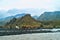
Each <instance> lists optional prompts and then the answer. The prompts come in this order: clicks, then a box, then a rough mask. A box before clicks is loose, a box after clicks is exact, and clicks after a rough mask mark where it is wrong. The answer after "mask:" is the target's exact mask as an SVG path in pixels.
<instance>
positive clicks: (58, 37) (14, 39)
mask: <svg viewBox="0 0 60 40" xmlns="http://www.w3.org/2000/svg"><path fill="white" fill-rule="evenodd" d="M0 40H60V32H56V33H34V34H22V35H10V36H0Z"/></svg>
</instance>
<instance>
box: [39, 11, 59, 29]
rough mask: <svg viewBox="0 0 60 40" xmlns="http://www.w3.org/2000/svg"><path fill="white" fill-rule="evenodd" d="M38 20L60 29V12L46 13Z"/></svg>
mask: <svg viewBox="0 0 60 40" xmlns="http://www.w3.org/2000/svg"><path fill="white" fill-rule="evenodd" d="M38 20H39V21H41V22H42V23H43V24H45V25H47V26H50V27H52V28H60V11H54V12H44V13H43V14H42V15H40V17H39V18H38Z"/></svg>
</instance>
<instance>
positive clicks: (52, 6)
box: [0, 0, 60, 16]
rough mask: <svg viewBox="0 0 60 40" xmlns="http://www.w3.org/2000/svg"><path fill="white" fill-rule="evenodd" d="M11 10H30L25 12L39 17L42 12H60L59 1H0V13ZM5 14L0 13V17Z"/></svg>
mask: <svg viewBox="0 0 60 40" xmlns="http://www.w3.org/2000/svg"><path fill="white" fill-rule="evenodd" d="M11 9H21V10H22V9H23V10H25V9H27V10H29V9H30V10H29V11H26V12H28V13H31V14H32V15H40V14H42V13H43V12H44V11H57V10H59V11H60V0H0V11H4V10H5V11H6V10H11ZM31 10H32V11H31ZM37 10H38V11H37ZM32 12H33V13H32ZM35 12H36V13H35ZM5 14H6V15H7V13H3V14H2V13H0V16H1V15H5ZM8 15H10V14H8Z"/></svg>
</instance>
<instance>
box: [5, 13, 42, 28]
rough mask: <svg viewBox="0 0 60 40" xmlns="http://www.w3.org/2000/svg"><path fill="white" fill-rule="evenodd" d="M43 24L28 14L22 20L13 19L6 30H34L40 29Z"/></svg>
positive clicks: (6, 26)
mask: <svg viewBox="0 0 60 40" xmlns="http://www.w3.org/2000/svg"><path fill="white" fill-rule="evenodd" d="M41 26H42V24H41V23H40V22H38V21H37V20H35V19H34V18H32V17H31V16H30V14H26V15H25V16H23V17H22V18H18V19H16V18H13V19H12V20H11V21H10V22H9V23H7V24H6V25H5V28H10V29H12V28H16V27H18V28H19V29H22V28H24V29H26V28H27V29H34V28H40V27H41Z"/></svg>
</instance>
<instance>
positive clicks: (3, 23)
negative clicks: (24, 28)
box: [0, 13, 25, 26]
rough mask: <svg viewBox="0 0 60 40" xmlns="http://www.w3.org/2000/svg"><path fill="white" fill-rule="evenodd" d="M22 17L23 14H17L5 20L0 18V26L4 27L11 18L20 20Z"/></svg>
mask: <svg viewBox="0 0 60 40" xmlns="http://www.w3.org/2000/svg"><path fill="white" fill-rule="evenodd" d="M24 15H25V13H22V14H17V15H14V16H8V17H5V18H0V26H4V25H5V24H6V23H7V22H10V20H12V19H13V18H21V17H22V16H24Z"/></svg>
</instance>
